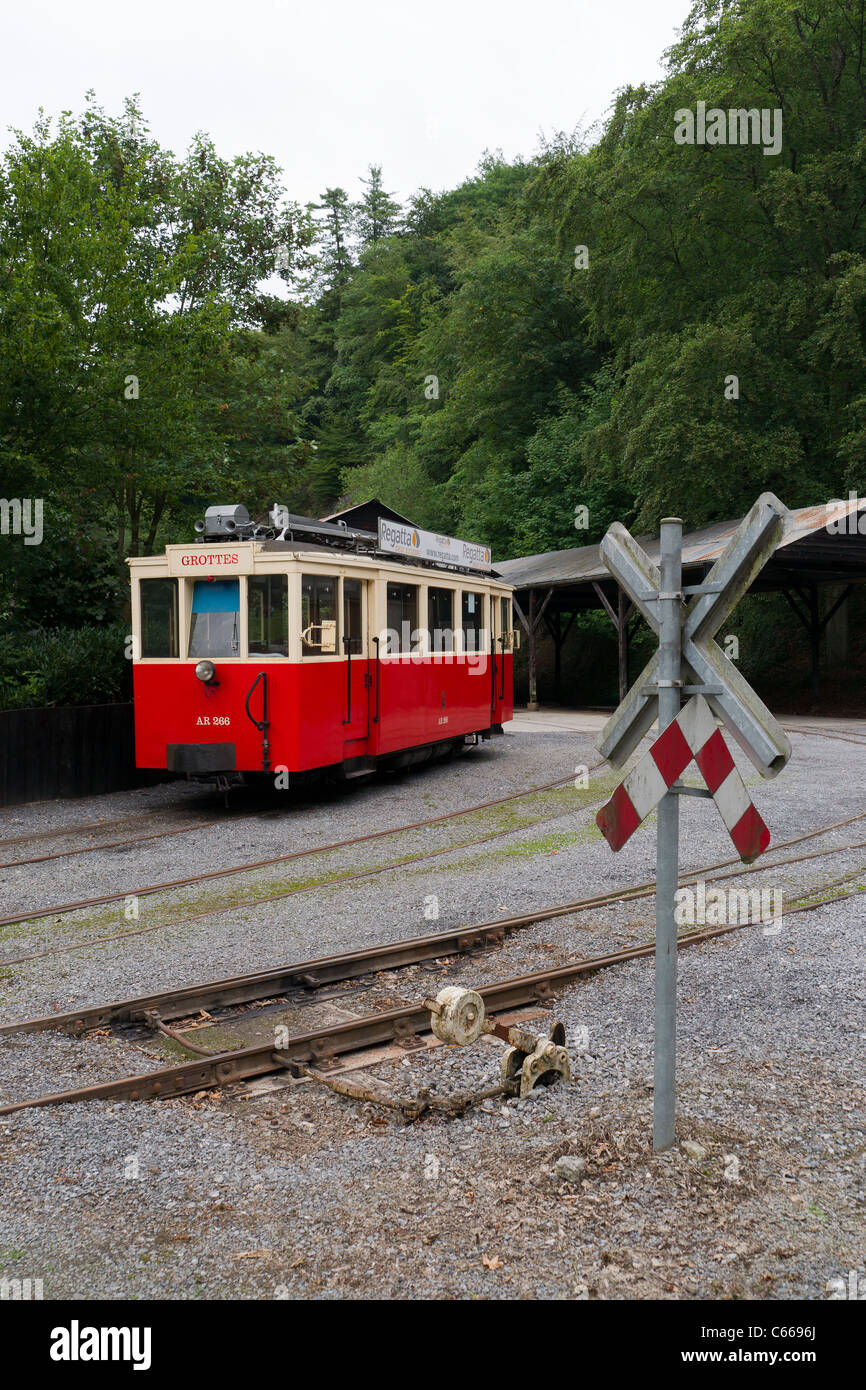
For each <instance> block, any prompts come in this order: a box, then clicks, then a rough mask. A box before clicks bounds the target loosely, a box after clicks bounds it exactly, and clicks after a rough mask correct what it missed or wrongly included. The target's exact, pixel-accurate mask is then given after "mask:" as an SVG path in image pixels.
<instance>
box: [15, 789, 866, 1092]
mask: <svg viewBox="0 0 866 1390" xmlns="http://www.w3.org/2000/svg"><path fill="white" fill-rule="evenodd" d="M864 815H866V813H861V815H860V816H855V817H851V818H849V819H848V820H847V821H842V822H838V823H836V824H834V825H833V826H829V827H822V828H821V829H819V830H817V831H812V832H808V833H806V834H804V835H802V836H798V837H795V839H793V840H791V841H788V842H786V844H785V845H784V846H777V849H778V848H783V847H790V846H791V845H793V844H797V843H802V842H803V841H805V840H808V839H812V838H815V837H816V836H818V835H821V834H824V833H827V831H828V830H831V829H838V828H841V827H842V826H844V825H847V824H850V823H852V821H855V820H860V819H862V818H863V816H864ZM857 847H866V842H863V843H862V845H861V846H842V847H840V849H842V850H844V849H851V848H857ZM830 852H834V851H826V850H824V851H821V850H819V851H815V852H814V853H811V854H806V855H797V856H792V857H789V858H788V859H786V860H782V861H779V862H777V863H776V864H773V865H757V866H756V865H753V866H751V867H749V868H743V867H742V866H741V867H740V868H739V869H735V870H734V871H733V872H731V873H722V874H716V875H715V876H714V877H713V878H710V879H706V880H705V881H706V882H708V883H717V882H719V881H722V880H724V879H729V878H740V877H743V876H746V875H749V874H754V873H756V872H759V871H761V870H764V871H766V869H768V868H769V869H772V868H779V867H782V866H783V865H785V864H790V863H800V862H803V861H804V860H807V859H811V858H816V857H822V856H824V855H826V854H827V853H830ZM738 863H739V860H723V861H719V863H717V864H715V865H708V866H706V868H704V869H701V870H697V871H695V872H693V873H692V874H689V875H683V876H682V877H681V879H680V883H681V885H687V884H689V883H693V882H696V881H697V880H698V879H699V878H702V877H703V876H704V875H705V874H707V873H709V872H712V871H714V870H716V869H719V868H727V867H729V866H730V865H732V864H738ZM859 877H862V871H858V872H856V873H854V874H848V875H845V876H843V877H841V878H839V879H836V880H832V881H830V882H825V883H824V884H821V885H818V886H817V887H815V888H814V889H812V890H809V891H807V892H805V893H803V894H801V895H800V896H801V898H803V899H807V900H808V899H810V898H815V897H817V895H818V894H821V895H822V896H821V897H820V898H819V900H817V901H813V902H811V901H803V902H801V903H800V905H794V906H792V907H789V908H787V909H786V910H785V914H784V915H785V916H790V915H794V914H796V913H799V912H809V911H814V910H816V909H817V908H819V907H822V906H825V905H826V904H827V903H828V902H838V901H841V900H842V899H845V898H849V897H851V896H853V895H854V894H855V893H857V892H859V891H860V889H859V888H856V887H855V888H851V889H849V890H848V891H843V892H840V893H836V894H834V895H832V896H831V897H828V896H826V894H827V889H828V888H831V887H839V886H841V885H842V884H844V883H850V881H851V879H852V878H859ZM654 891H655V883H654V882H652V881H651V882H647V883H643V884H640V885H636V886H635V887H633V888H631V889H627V890H620V891H614V892H610V893H605V894H597V895H595V896H594V897H592V898H585V899H580V900H577V901H575V902H569V903H561V904H557V905H555V906H552V907H549V908H544V909H540V910H537V911H535V912H532V913H526V914H522V915H520V916H514V917H509V918H500V919H497V920H495V921H492V922H483V923H478V924H475V925H473V926H464V927H459V928H453V929H450V930H449V931H447V932H439V933H435V934H433V935H429V936H422V937H412V938H408V939H406V940H403V941H398V942H392V943H389V944H387V945H384V946H377V947H373V948H370V949H367V950H365V951H349V952H343V953H340V954H339V955H334V956H328V957H321V958H318V959H314V960H308V961H302V962H296V963H294V964H291V965H288V966H283V967H278V968H277V969H273V970H267V971H256V972H252V973H249V974H246V975H242V976H234V977H229V978H227V979H223V980H215V981H209V982H207V983H204V984H198V985H193V986H188V987H186V988H181V989H175V990H169V991H162V992H160V993H157V994H151V995H143V996H138V997H136V998H134V999H127V1000H120V1001H116V1002H114V1003H110V1004H104V1005H97V1006H93V1007H91V1008H86V1009H83V1010H82V1009H79V1010H75V1011H72V1012H70V1013H67V1014H52V1015H47V1016H45V1017H41V1018H32V1019H24V1020H20V1021H18V1022H14V1023H10V1024H4V1025H0V1036H10V1035H13V1034H20V1033H35V1032H43V1031H47V1030H57V1029H62V1030H65V1031H67V1032H69V1033H72V1034H74V1035H76V1036H80V1035H82V1034H83V1033H85V1032H87V1031H92V1030H93V1029H96V1028H105V1027H118V1026H120V1027H124V1026H125V1027H130V1026H132V1027H135V1026H136V1025H139V1026H144V1027H147V1028H148V1029H151V1030H153V1029H156V1030H157V1031H159V1032H162V1033H164V1034H166V1035H167V1036H169V1037H171V1038H173V1039H174V1040H175V1041H177V1042H179V1043H180V1044H181V1045H182V1046H183V1047H185V1048H186V1049H187V1050H188V1051H192V1052H195V1053H197V1054H199V1057H200V1058H203V1059H204V1060H196V1061H195V1062H189V1063H181V1064H180V1065H177V1066H174V1067H165V1068H160V1069H158V1070H156V1071H152V1072H146V1073H143V1074H141V1075H136V1076H131V1077H123V1078H120V1079H119V1080H117V1081H112V1082H105V1083H100V1084H98V1085H96V1086H85V1087H80V1088H77V1089H76V1090H73V1091H64V1092H58V1093H55V1094H53V1095H50V1096H43V1097H37V1098H34V1099H31V1100H27V1101H19V1102H13V1103H11V1104H9V1105H5V1106H0V1115H6V1114H12V1113H15V1112H16V1111H18V1110H22V1109H28V1108H33V1107H36V1106H43V1105H54V1104H60V1103H66V1102H70V1101H76V1100H92V1099H107V1098H112V1097H113V1098H116V1099H130V1100H139V1099H147V1098H152V1097H158V1096H163V1097H165V1096H171V1095H182V1094H185V1093H186V1092H188V1091H190V1090H199V1089H202V1088H206V1087H208V1086H215V1085H224V1084H226V1083H227V1082H229V1081H240V1080H246V1079H250V1078H252V1077H255V1076H260V1075H263V1074H265V1073H267V1072H271V1071H280V1070H283V1069H284V1068H285V1067H287V1066H289V1067H291V1065H292V1064H293V1063H296V1062H297V1063H308V1064H311V1065H312V1066H314V1067H315V1066H322V1065H333V1064H334V1062H335V1061H337V1060H338V1059H339V1058H340V1057H343V1056H345V1055H347V1054H349V1053H353V1052H359V1051H362V1050H364V1049H367V1048H371V1047H375V1046H381V1045H382V1044H383V1043H386V1044H387V1043H394V1042H398V1043H402V1045H404V1046H405V1045H406V1044H407V1043H408V1044H409V1045H413V1043H414V1041H415V1039H418V1042H417V1044H416V1045H423V1044H421V1042H420V1038H419V1034H420V1033H422V1032H426V1031H428V1030H427V1029H426V1027H425V1026H424V1023H425V1019H426V1017H427V1015H426V1011H425V1010H424V1009H423V1007H421V1006H414V1005H410V1006H407V1007H404V1008H399V1009H392V1010H388V1011H384V1012H380V1013H376V1014H372V1015H369V1016H368V1017H366V1018H359V1019H357V1020H355V1019H353V1020H350V1021H349V1022H346V1023H341V1024H337V1025H333V1026H331V1027H326V1028H321V1029H317V1030H314V1031H312V1032H309V1033H301V1034H296V1035H294V1036H293V1037H292V1038H290V1039H289V1040H288V1042H287V1043H286V1046H285V1047H281V1048H280V1049H279V1050H275V1048H274V1046H273V1045H272V1044H270V1043H267V1044H256V1045H255V1046H253V1047H248V1048H241V1049H236V1050H234V1051H232V1052H217V1053H209V1052H208V1051H207V1049H204V1048H201V1047H200V1046H198V1045H197V1044H196V1043H193V1042H191V1041H190V1040H189V1039H188V1038H186V1037H184V1036H183V1035H182V1034H180V1033H178V1032H176V1031H175V1030H172V1029H170V1028H168V1027H167V1026H166V1024H167V1021H170V1020H177V1019H183V1018H188V1017H190V1016H191V1015H192V1014H194V1013H198V1014H201V1012H202V1011H207V1012H208V1013H209V1012H210V1011H211V1010H213V1009H215V1008H218V1009H222V1010H226V1009H230V1008H232V1007H233V1006H234V1007H237V1006H239V1005H240V1006H243V1005H247V1004H250V1003H255V1002H261V1001H262V1000H268V1001H274V1000H275V998H277V997H280V996H281V997H282V998H283V999H284V1000H286V1001H288V1000H289V999H290V998H291V996H292V993H293V992H294V993H295V995H298V994H299V993H301V992H303V993H304V994H305V995H308V994H309V992H310V991H311V990H316V989H321V988H322V987H324V986H326V985H329V984H334V983H338V982H344V981H347V980H351V979H356V978H358V977H359V976H362V975H367V974H374V973H377V972H379V971H383V970H393V969H399V968H404V967H406V966H409V965H415V964H420V963H422V962H424V961H429V960H436V961H439V960H444V959H447V958H448V957H453V956H461V955H465V954H467V953H470V952H474V951H478V950H479V949H484V948H488V947H492V946H497V945H501V944H502V943H503V942H504V941H505V938H506V936H507V935H509V934H510V933H512V932H514V931H518V930H520V929H521V928H525V927H528V926H531V925H534V924H535V923H538V922H541V921H545V920H549V919H551V918H553V917H560V916H566V915H571V914H573V913H576V912H579V911H586V910H589V909H591V908H593V907H596V908H600V907H604V906H609V905H612V904H614V903H619V902H628V901H634V900H636V899H639V898H642V897H648V896H650V895H651V894H652V893H653V892H654ZM748 925H755V924H753V923H736V924H732V925H727V926H722V927H713V928H707V929H705V930H702V931H690V932H687V933H682V934H681V936H680V945H681V946H682V947H687V946H689V945H695V944H699V943H700V942H704V941H709V940H712V939H714V938H715V937H717V936H721V935H726V934H728V933H730V932H733V931H738V930H742V929H744V927H745V926H748ZM653 951H654V945H653V943H652V942H648V943H646V944H644V945H641V946H635V947H630V948H626V949H623V950H620V951H614V952H611V953H608V954H606V955H603V956H596V957H587V958H580V959H577V960H574V961H570V962H568V963H566V964H565V965H561V966H556V967H552V968H549V969H545V970H541V971H535V972H532V973H530V974H528V975H522V976H515V977H511V978H510V979H506V980H503V981H499V982H496V983H494V984H491V985H487V986H483V987H481V988H480V990H479V993H481V994H482V996H483V997H484V999H485V1004H486V1006H487V1008H488V1011H489V1012H490V1013H491V1014H496V1013H502V1012H507V1011H510V1010H513V1009H515V1008H522V1007H526V1006H527V1005H531V1004H539V1003H540V1004H546V1003H547V1002H548V1001H549V1000H550V999H551V998H552V996H553V994H554V992H555V990H556V988H558V987H562V986H564V985H567V984H570V983H572V982H573V981H574V980H576V979H578V978H580V977H581V976H582V975H586V974H590V973H593V972H594V971H595V970H599V969H603V968H606V967H608V966H612V965H616V964H620V963H623V962H625V961H629V960H636V959H640V958H642V957H644V956H647V955H650V954H652V953H653Z"/></svg>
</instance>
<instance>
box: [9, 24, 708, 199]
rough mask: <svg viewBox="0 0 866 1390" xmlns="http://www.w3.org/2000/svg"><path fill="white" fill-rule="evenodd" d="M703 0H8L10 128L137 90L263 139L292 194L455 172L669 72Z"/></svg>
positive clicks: (235, 133) (588, 119)
mask: <svg viewBox="0 0 866 1390" xmlns="http://www.w3.org/2000/svg"><path fill="white" fill-rule="evenodd" d="M688 9H689V0H601V2H599V0H424V2H423V3H422V0H357V2H356V3H350V0H323V3H321V2H320V3H319V4H318V5H317V4H316V3H315V0H308V3H307V4H305V5H303V6H301V5H298V4H295V3H292V0H283V2H282V3H281V0H234V3H228V0H144V3H141V4H130V3H124V0H27V3H25V4H20V5H15V6H14V8H13V7H12V6H11V5H10V6H7V7H5V10H6V12H5V14H4V16H3V40H4V50H5V61H4V64H3V67H4V72H3V80H2V87H0V126H2V131H3V141H4V143H5V142H6V141H7V139H8V135H7V128H8V127H9V126H16V127H19V128H21V127H23V128H24V129H29V128H30V127H31V126H32V123H33V120H34V118H35V116H36V114H37V110H38V108H39V107H40V106H43V107H44V108H45V110H46V111H47V112H49V113H52V114H53V113H56V112H59V111H61V110H64V109H72V110H73V111H78V110H80V109H81V106H82V104H83V98H84V93H85V92H86V91H87V89H88V88H89V87H93V88H94V89H95V91H96V93H97V96H98V98H99V100H100V101H101V103H102V104H103V105H104V106H105V107H106V108H107V109H108V110H109V111H113V112H114V111H119V110H120V107H121V103H122V101H123V98H124V97H125V96H127V95H130V94H131V93H133V92H140V93H141V98H142V103H143V107H144V112H145V115H146V116H147V118H148V121H149V124H150V127H151V129H152V131H153V133H154V135H155V136H156V137H157V139H158V140H159V141H160V143H162V144H163V145H165V146H167V147H168V148H170V149H173V150H175V151H176V152H178V153H180V152H182V151H183V150H184V149H185V148H186V146H187V144H188V142H189V140H190V137H191V136H192V135H193V133H194V132H195V131H196V130H205V131H207V132H208V133H209V134H210V135H211V136H212V137H213V139H214V141H215V143H216V146H217V149H218V151H219V152H220V153H221V154H223V155H229V156H230V155H233V154H238V153H241V152H242V151H244V150H264V151H265V152H266V153H268V154H272V155H274V157H275V158H276V159H277V161H278V163H279V164H280V165H281V166H282V168H283V169H284V170H285V182H286V188H287V191H288V193H289V194H290V196H291V197H293V198H296V199H298V201H300V202H306V201H314V200H316V199H317V197H318V195H319V193H320V192H321V191H322V190H323V189H324V188H325V187H326V186H328V185H331V186H333V185H336V184H341V185H342V186H343V187H345V188H346V189H347V190H348V191H349V193H350V195H351V196H352V197H357V196H358V194H359V192H360V188H359V184H358V178H359V176H360V175H362V174H364V173H365V171H366V169H367V166H368V165H369V164H371V163H373V164H381V165H382V166H383V170H384V176H385V186H386V187H387V188H388V189H389V191H394V192H396V193H397V194H398V195H399V196H400V197H401V198H405V197H406V196H407V195H408V194H409V193H411V192H412V191H413V190H414V189H416V188H418V187H420V186H422V185H427V186H429V187H431V188H433V189H437V190H438V189H441V188H447V187H453V186H454V185H455V184H457V183H459V182H460V181H461V180H462V179H463V178H465V177H467V176H468V175H470V174H471V173H472V172H473V171H474V169H475V167H476V165H477V163H478V159H479V157H480V156H481V154H482V152H483V151H484V149H485V148H489V149H501V150H502V151H503V153H504V155H505V156H506V158H514V157H515V156H516V155H518V154H523V155H527V156H528V155H531V154H532V153H533V152H534V151H535V149H536V147H537V144H538V136H539V132H542V131H543V132H544V133H545V134H547V135H548V136H549V135H552V134H553V133H554V132H555V131H557V130H569V131H570V130H572V129H573V128H574V127H575V126H578V125H580V126H582V127H584V128H585V127H587V126H590V125H592V123H593V122H595V121H596V120H598V118H599V117H600V116H602V115H603V114H604V112H605V111H606V109H607V107H608V105H609V103H610V100H611V97H612V95H613V93H614V92H615V90H616V89H617V88H618V87H621V86H625V85H626V84H627V83H638V82H642V81H645V82H652V81H655V80H656V79H657V78H658V77H659V76H661V71H662V69H661V66H660V59H661V56H662V53H663V51H664V49H665V48H666V47H667V46H668V45H669V44H670V43H671V42H672V41H673V40H674V38H675V37H676V30H677V28H678V27H679V25H680V24H681V23H682V21H683V20H684V18H685V16H686V14H687V13H688Z"/></svg>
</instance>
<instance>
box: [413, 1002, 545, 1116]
mask: <svg viewBox="0 0 866 1390" xmlns="http://www.w3.org/2000/svg"><path fill="white" fill-rule="evenodd" d="M424 1007H425V1008H427V1009H429V1010H430V1026H431V1028H432V1029H433V1032H434V1034H435V1036H436V1037H437V1038H438V1039H439V1041H440V1042H443V1043H454V1044H455V1045H456V1046H457V1047H468V1046H469V1045H470V1044H471V1043H474V1042H477V1040H478V1039H479V1038H480V1037H481V1034H482V1033H488V1034H490V1035H492V1036H493V1037H496V1038H500V1039H501V1040H502V1041H503V1042H504V1043H506V1044H507V1046H506V1048H505V1052H504V1053H503V1054H502V1064H501V1067H500V1081H501V1084H502V1089H503V1091H504V1092H505V1093H506V1095H511V1096H526V1095H529V1092H530V1091H532V1090H534V1089H535V1087H536V1086H539V1085H540V1086H550V1085H551V1084H552V1083H553V1082H555V1081H558V1080H560V1078H561V1079H562V1080H563V1081H570V1080H571V1062H570V1060H569V1056H568V1053H567V1051H566V1049H565V1046H564V1044H565V1028H564V1026H563V1024H561V1023H554V1024H553V1025H552V1027H551V1029H550V1035H549V1037H547V1038H542V1037H539V1036H538V1034H536V1033H530V1032H527V1030H526V1029H525V1028H520V1027H519V1026H518V1025H516V1024H512V1025H511V1026H510V1027H509V1026H508V1025H506V1024H504V1023H495V1022H494V1021H493V1019H490V1018H488V1017H487V1015H486V1013H485V1010H484V1000H483V999H482V997H481V995H480V994H478V993H477V992H476V991H475V990H474V989H462V988H461V987H460V986H459V985H448V986H447V988H446V989H443V990H440V992H439V993H438V994H437V995H436V998H435V999H425V1000H424Z"/></svg>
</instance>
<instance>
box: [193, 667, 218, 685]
mask: <svg viewBox="0 0 866 1390" xmlns="http://www.w3.org/2000/svg"><path fill="white" fill-rule="evenodd" d="M195 673H196V675H197V676H198V678H199V680H200V681H204V683H205V685H213V683H214V681H215V680H216V667H215V666H214V664H213V662H212V661H197V662H196V663H195Z"/></svg>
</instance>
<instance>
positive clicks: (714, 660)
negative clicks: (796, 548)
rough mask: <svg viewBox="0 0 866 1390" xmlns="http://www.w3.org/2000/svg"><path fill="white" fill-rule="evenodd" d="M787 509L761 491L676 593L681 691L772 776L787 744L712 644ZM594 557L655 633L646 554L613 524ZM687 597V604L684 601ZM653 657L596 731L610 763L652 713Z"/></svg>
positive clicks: (653, 575) (655, 573) (653, 572)
mask: <svg viewBox="0 0 866 1390" xmlns="http://www.w3.org/2000/svg"><path fill="white" fill-rule="evenodd" d="M787 515H788V509H787V507H786V506H785V505H784V503H782V502H780V501H779V499H778V497H775V496H774V495H773V493H772V492H764V493H762V494H761V496H760V497H759V498H758V500H757V502H756V503H755V505H754V506H753V507H752V509H751V511H750V512H749V513H748V514H747V515H746V516H745V517H743V520H742V521H741V522H740V524H739V526H738V527H737V529H736V531H735V532H734V534H733V536H732V537H731V539H730V540H729V541H728V544H727V545H726V546H725V549H724V550H723V551H722V554H721V555H720V556H719V558H718V560H717V561H716V563H715V564H714V565H713V568H712V569H711V570H710V573H709V574H708V575H707V577H706V580H705V581H704V583H703V584H698V585H694V586H692V588H691V589H689V588H688V587H687V588H685V589H684V590H683V591H682V595H681V596H680V597H681V599H682V670H683V677H684V678H687V677H689V678H691V681H692V682H693V684H692V685H689V684H686V685H684V687H683V693H684V694H702V695H705V696H706V699H707V701H708V703H709V705H710V708H711V709H712V710H713V713H714V714H716V715H718V717H719V718H720V719H721V720H722V721H723V723H724V724H725V725H726V726H727V728H728V729H729V730H730V732H731V734H732V735H733V736H734V738H735V739H736V740H737V742H738V743H739V744H740V745H741V747H742V748H743V749H744V750H745V752H746V753H748V755H749V757H750V758H751V760H752V762H753V763H754V764H755V766H756V767H757V768H758V770H759V771H760V773H761V774H762V776H764V777H775V776H776V774H777V773H778V772H781V770H782V768H783V767H784V766H785V763H786V762H787V761H788V759H789V757H790V756H791V744H790V741H789V739H788V736H787V735H786V733H785V731H784V729H783V728H782V726H781V724H779V722H778V721H777V720H776V719H774V717H773V715H772V714H771V713H770V711H769V710H768V709H767V707H766V705H765V704H764V703H763V701H762V700H760V699H759V698H758V696H757V695H756V694H755V692H754V690H753V689H752V687H751V686H750V685H749V683H748V681H746V680H744V679H743V677H742V676H741V675H740V672H739V671H738V670H737V668H736V666H734V665H733V663H732V662H731V661H729V660H728V658H727V657H726V656H725V654H724V652H723V651H722V649H721V648H720V647H719V646H718V644H717V643H716V642H714V641H713V638H714V636H715V634H716V633H717V632H718V630H719V628H720V627H721V625H722V623H723V622H724V621H725V619H726V618H727V617H728V616H729V615H730V613H731V611H732V610H733V609H734V608H735V606H736V605H737V603H738V602H739V600H740V599H741V598H742V596H743V594H744V593H745V592H746V590H747V589H748V588H749V586H750V585H751V583H752V581H753V580H754V578H755V576H756V575H757V574H758V573H759V571H760V570H761V569H762V568H763V566H764V565H765V564H766V563H767V561H768V560H769V558H770V556H771V555H772V553H773V551H774V550H775V548H776V545H777V543H778V541H779V538H780V536H781V533H782V524H783V519H784V517H786V516H787ZM601 554H602V558H603V559H604V562H605V564H606V565H607V567H608V569H609V570H610V572H611V574H612V575H613V577H614V579H616V580H617V582H618V583H619V584H620V585H621V586H622V588H623V589H624V590H625V591H626V593H627V594H628V595H629V597H630V598H631V600H632V602H633V603H634V605H635V606H636V608H637V609H638V611H639V612H640V613H642V614H643V616H644V617H645V618H646V620H647V622H648V623H649V625H650V627H651V628H652V629H653V631H654V632H656V633H657V632H658V631H659V614H658V604H657V603H656V599H657V598H658V597H659V594H660V592H661V576H660V574H659V570H658V567H657V566H656V565H654V564H653V562H652V561H651V560H650V558H649V556H648V555H647V554H646V552H645V551H644V550H643V549H642V548H641V547H640V546H639V545H638V543H637V541H636V540H635V539H634V538H633V537H632V536H631V535H630V534H629V532H628V531H627V530H626V528H625V527H624V526H622V525H620V523H619V522H614V524H613V525H612V526H611V527H610V529H609V530H608V532H607V534H606V536H605V538H604V540H603V541H602V543H601ZM686 600H688V601H686ZM657 691H658V653H656V654H655V655H654V656H653V658H652V660H651V661H650V662H649V663H648V664H647V665H646V666H645V667H644V669H643V671H642V672H641V674H640V675H639V676H638V678H637V680H636V681H635V683H634V685H633V686H632V688H631V690H630V691H629V693H628V694H627V695H626V697H625V699H624V700H623V702H622V704H621V705H620V706H619V708H618V709H617V711H616V713H615V714H614V715H612V717H611V718H610V719H609V720H608V722H607V724H606V725H605V727H604V730H603V731H602V736H601V740H600V742H599V745H598V746H599V750H600V752H601V753H602V755H603V756H604V757H605V758H608V759H609V760H610V762H612V763H613V764H614V766H616V767H618V766H620V765H621V764H622V763H624V762H625V761H626V760H627V759H628V757H629V756H630V754H631V753H632V752H633V751H634V749H635V748H636V747H637V745H638V744H639V743H640V741H641V739H642V738H643V736H644V734H646V733H647V731H648V730H649V729H650V727H651V726H652V724H653V723H654V721H655V719H656V716H657V713H658V695H657Z"/></svg>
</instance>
